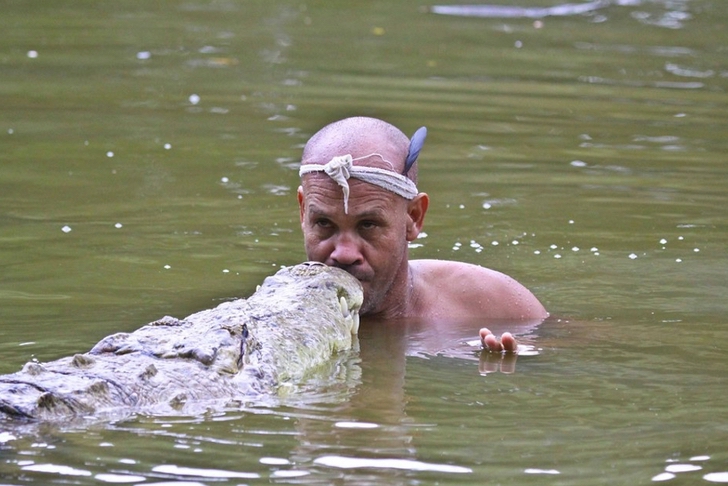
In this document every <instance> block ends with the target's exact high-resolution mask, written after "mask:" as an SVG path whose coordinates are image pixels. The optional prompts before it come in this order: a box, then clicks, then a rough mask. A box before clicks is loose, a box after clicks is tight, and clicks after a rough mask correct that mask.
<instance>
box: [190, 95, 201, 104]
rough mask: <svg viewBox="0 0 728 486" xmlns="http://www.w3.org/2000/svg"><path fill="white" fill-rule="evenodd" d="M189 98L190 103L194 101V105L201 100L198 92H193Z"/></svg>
mask: <svg viewBox="0 0 728 486" xmlns="http://www.w3.org/2000/svg"><path fill="white" fill-rule="evenodd" d="M189 100H190V103H192V104H193V105H196V104H197V103H199V102H200V96H199V95H196V94H191V95H190V97H189Z"/></svg>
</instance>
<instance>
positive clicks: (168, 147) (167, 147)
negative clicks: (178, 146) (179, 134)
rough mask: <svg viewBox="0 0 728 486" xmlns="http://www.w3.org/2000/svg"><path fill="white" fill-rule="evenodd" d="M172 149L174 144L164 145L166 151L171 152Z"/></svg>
mask: <svg viewBox="0 0 728 486" xmlns="http://www.w3.org/2000/svg"><path fill="white" fill-rule="evenodd" d="M171 148H172V144H171V143H165V144H164V149H165V150H169V149H171Z"/></svg>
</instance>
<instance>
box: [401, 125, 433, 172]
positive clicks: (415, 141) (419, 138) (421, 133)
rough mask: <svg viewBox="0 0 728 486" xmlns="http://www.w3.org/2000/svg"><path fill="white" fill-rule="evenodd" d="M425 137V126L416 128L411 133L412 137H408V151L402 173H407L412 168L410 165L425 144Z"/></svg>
mask: <svg viewBox="0 0 728 486" xmlns="http://www.w3.org/2000/svg"><path fill="white" fill-rule="evenodd" d="M425 138H427V128H426V127H420V128H418V129H417V131H416V132H415V134H414V135H412V139H410V146H409V151H408V152H407V159H406V160H405V162H404V171H403V172H402V175H407V172H409V170H410V169H411V168H412V165H414V163H415V161H416V160H417V157H418V156H419V155H420V150H422V146H423V145H424V144H425Z"/></svg>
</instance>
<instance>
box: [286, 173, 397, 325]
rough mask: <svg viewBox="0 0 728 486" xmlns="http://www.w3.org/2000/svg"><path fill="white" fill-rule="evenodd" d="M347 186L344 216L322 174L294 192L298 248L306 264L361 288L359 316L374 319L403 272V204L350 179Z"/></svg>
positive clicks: (338, 199) (340, 198)
mask: <svg viewBox="0 0 728 486" xmlns="http://www.w3.org/2000/svg"><path fill="white" fill-rule="evenodd" d="M349 186H350V195H349V212H348V214H345V213H344V202H343V195H342V192H341V188H340V187H339V186H338V185H336V183H335V182H334V181H332V180H331V179H330V178H329V177H328V176H326V175H323V174H311V175H309V176H307V177H306V179H305V180H304V183H303V185H302V187H301V188H299V192H298V198H299V204H300V208H301V228H302V230H303V236H304V245H305V248H306V254H307V256H308V258H309V259H310V260H313V261H318V262H322V263H326V264H327V265H331V266H335V267H339V268H342V269H344V270H346V271H347V272H349V273H350V274H352V275H353V276H354V277H356V278H357V279H358V280H359V281H360V282H361V284H362V286H363V288H364V305H363V306H362V309H361V313H362V314H368V313H377V312H380V311H382V310H383V309H382V308H383V306H384V305H385V304H386V302H385V299H386V296H387V292H388V291H389V290H390V288H392V286H393V284H394V283H395V280H396V279H397V278H402V274H403V273H402V271H403V270H404V269H406V265H407V240H408V235H410V237H411V234H412V233H411V231H408V228H411V226H412V224H411V218H410V217H409V215H408V212H407V208H408V204H407V201H406V200H405V199H403V198H401V197H399V196H397V195H395V194H392V193H390V192H389V191H386V190H384V189H381V188H379V187H377V186H374V185H372V184H368V183H366V182H362V181H359V180H355V179H350V180H349ZM404 275H405V277H406V272H405V273H404ZM390 305H391V304H390Z"/></svg>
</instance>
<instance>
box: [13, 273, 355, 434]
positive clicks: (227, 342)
mask: <svg viewBox="0 0 728 486" xmlns="http://www.w3.org/2000/svg"><path fill="white" fill-rule="evenodd" d="M362 300H363V293H362V289H361V284H360V283H359V281H358V280H356V279H355V278H354V277H352V276H351V275H350V274H348V273H346V272H345V271H344V270H341V269H338V268H334V267H330V266H326V265H324V264H321V263H315V262H306V263H302V264H299V265H295V266H292V267H286V268H282V269H281V270H279V271H278V272H277V273H275V274H274V275H272V276H269V277H267V278H266V279H265V280H264V281H263V283H262V285H260V286H259V287H258V289H257V290H256V292H255V293H254V294H253V295H251V296H250V297H248V298H247V299H237V300H234V301H229V302H224V303H222V304H220V305H218V306H217V307H215V308H213V309H208V310H203V311H200V312H197V313H194V314H192V315H190V316H188V317H186V318H184V319H176V318H174V317H170V316H165V317H163V318H161V319H159V320H156V321H154V322H151V323H149V324H147V325H145V326H143V327H141V328H139V329H137V330H136V331H134V332H131V333H117V334H112V335H110V336H107V337H105V338H104V339H102V340H101V341H100V342H99V343H98V344H96V345H95V346H93V348H92V349H91V350H90V351H88V352H86V353H81V354H76V355H74V356H69V357H65V358H61V359H58V360H56V361H51V362H47V363H40V362H37V361H31V362H29V363H27V364H26V365H25V366H23V368H22V370H21V371H18V372H16V373H12V374H7V375H0V417H2V416H3V415H4V416H5V417H6V419H8V417H9V418H10V420H14V419H21V420H22V419H26V420H30V421H52V420H58V419H63V418H69V417H82V418H90V417H94V416H99V415H108V414H109V413H111V414H113V411H114V410H119V409H124V410H126V411H127V412H128V411H138V412H145V413H155V414H158V413H162V414H164V413H175V412H177V413H179V412H185V411H189V410H191V407H192V405H193V404H198V405H199V404H200V403H209V402H211V401H222V402H224V403H235V401H237V400H244V399H246V398H250V397H254V396H265V395H270V394H280V393H281V390H284V389H286V385H287V384H288V385H290V384H294V383H296V382H297V381H300V380H303V379H305V378H306V376H307V373H310V372H312V371H313V370H315V369H316V368H317V367H320V366H322V365H324V364H326V362H327V361H330V360H332V359H334V358H335V356H336V355H337V354H340V353H341V352H343V351H346V350H349V349H351V347H352V342H353V340H354V336H355V335H356V333H357V331H358V327H359V309H360V308H361V305H362Z"/></svg>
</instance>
